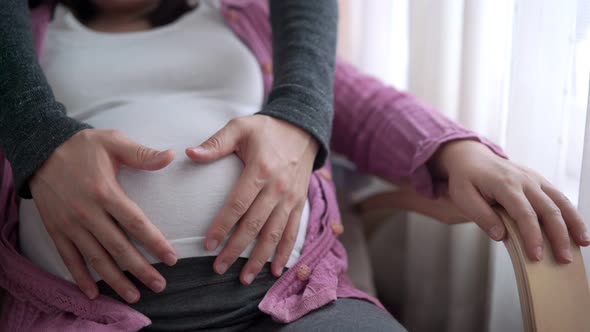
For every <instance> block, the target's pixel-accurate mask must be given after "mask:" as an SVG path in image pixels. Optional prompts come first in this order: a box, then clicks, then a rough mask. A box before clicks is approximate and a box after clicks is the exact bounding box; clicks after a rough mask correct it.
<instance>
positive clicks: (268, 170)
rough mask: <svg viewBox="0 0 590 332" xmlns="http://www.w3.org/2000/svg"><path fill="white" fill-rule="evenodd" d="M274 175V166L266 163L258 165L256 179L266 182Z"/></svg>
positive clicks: (262, 162)
mask: <svg viewBox="0 0 590 332" xmlns="http://www.w3.org/2000/svg"><path fill="white" fill-rule="evenodd" d="M273 175H274V166H273V165H272V163H270V162H268V161H265V160H263V161H261V162H260V163H259V165H258V177H259V178H260V179H261V180H268V179H270V178H272V177H273Z"/></svg>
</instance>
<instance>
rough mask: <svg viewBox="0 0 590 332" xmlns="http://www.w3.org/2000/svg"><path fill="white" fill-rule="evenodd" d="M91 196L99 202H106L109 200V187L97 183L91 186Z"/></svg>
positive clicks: (103, 183) (104, 183)
mask: <svg viewBox="0 0 590 332" xmlns="http://www.w3.org/2000/svg"><path fill="white" fill-rule="evenodd" d="M91 192H92V196H94V198H96V199H97V200H98V201H99V202H106V201H108V200H109V199H110V198H111V196H112V195H111V187H110V186H109V185H108V184H107V183H106V182H102V181H100V182H97V183H95V184H94V185H93V186H92V191H91Z"/></svg>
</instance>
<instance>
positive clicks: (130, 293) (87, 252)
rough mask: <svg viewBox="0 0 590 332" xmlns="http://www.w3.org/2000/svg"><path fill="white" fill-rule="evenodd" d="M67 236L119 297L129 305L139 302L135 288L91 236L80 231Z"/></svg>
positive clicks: (84, 231) (138, 295)
mask: <svg viewBox="0 0 590 332" xmlns="http://www.w3.org/2000/svg"><path fill="white" fill-rule="evenodd" d="M68 235H69V236H70V239H71V240H72V241H73V242H74V244H75V245H76V247H78V250H80V253H81V254H82V256H84V258H85V259H86V261H87V262H88V264H89V265H90V266H91V267H92V268H93V269H94V271H96V273H98V275H99V276H100V277H101V278H102V279H103V280H104V281H105V282H106V283H107V284H108V285H109V286H111V288H112V289H113V290H114V291H115V292H116V293H117V294H119V296H121V297H122V298H123V299H125V301H127V302H129V303H135V302H137V301H139V297H140V294H139V291H138V290H137V288H136V287H135V286H134V285H133V284H132V283H131V281H129V279H127V277H126V276H125V275H124V274H123V272H122V271H121V269H120V268H119V267H118V266H117V265H116V264H115V262H113V260H112V258H111V257H110V256H109V255H108V254H107V252H106V251H105V249H104V248H103V247H102V246H101V245H100V243H99V242H98V240H96V238H94V236H92V234H90V233H88V232H87V231H86V230H83V229H80V230H79V231H77V232H75V233H73V234H68Z"/></svg>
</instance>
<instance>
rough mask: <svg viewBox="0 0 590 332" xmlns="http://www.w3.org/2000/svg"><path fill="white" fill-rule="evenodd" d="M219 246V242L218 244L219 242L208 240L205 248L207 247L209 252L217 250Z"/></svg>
mask: <svg viewBox="0 0 590 332" xmlns="http://www.w3.org/2000/svg"><path fill="white" fill-rule="evenodd" d="M218 244H219V242H217V240H207V241H206V242H205V246H206V247H207V250H209V251H213V250H215V249H216V248H217V245H218Z"/></svg>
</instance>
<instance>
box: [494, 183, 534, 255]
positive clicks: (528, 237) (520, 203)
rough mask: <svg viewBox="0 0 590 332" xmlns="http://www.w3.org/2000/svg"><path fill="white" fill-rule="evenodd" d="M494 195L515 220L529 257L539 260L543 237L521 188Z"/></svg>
mask: <svg viewBox="0 0 590 332" xmlns="http://www.w3.org/2000/svg"><path fill="white" fill-rule="evenodd" d="M494 197H495V199H496V200H497V201H498V203H500V204H501V205H502V206H503V207H504V209H506V211H507V212H508V214H509V215H510V216H511V217H512V218H513V219H514V220H515V221H516V224H517V225H518V230H519V231H520V234H521V235H522V238H523V240H524V243H525V247H526V251H527V253H528V256H529V258H530V259H532V260H535V261H540V260H541V259H542V258H543V237H542V235H541V227H540V225H539V218H538V217H537V213H536V212H535V210H534V209H533V207H532V206H531V203H529V200H528V199H527V197H526V196H525V195H524V193H523V192H522V190H520V191H518V190H510V189H509V190H506V191H505V192H501V193H495V194H494Z"/></svg>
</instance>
